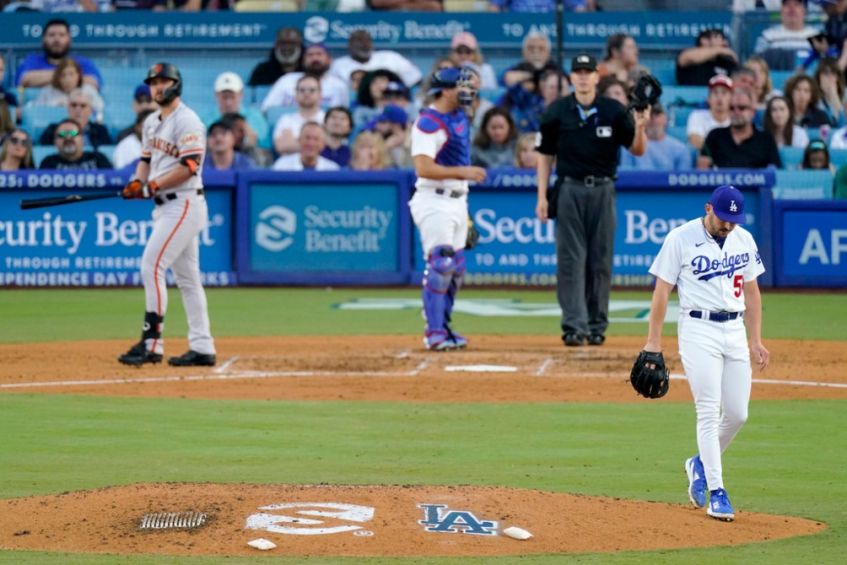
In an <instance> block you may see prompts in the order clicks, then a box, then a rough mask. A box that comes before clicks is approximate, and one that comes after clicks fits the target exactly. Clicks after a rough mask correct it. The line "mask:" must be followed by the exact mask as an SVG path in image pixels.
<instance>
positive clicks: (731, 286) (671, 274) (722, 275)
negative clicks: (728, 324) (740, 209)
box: [650, 218, 765, 312]
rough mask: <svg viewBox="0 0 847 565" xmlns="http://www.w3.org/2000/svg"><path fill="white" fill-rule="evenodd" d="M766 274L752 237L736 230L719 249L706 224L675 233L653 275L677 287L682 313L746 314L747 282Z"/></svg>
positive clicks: (691, 224)
mask: <svg viewBox="0 0 847 565" xmlns="http://www.w3.org/2000/svg"><path fill="white" fill-rule="evenodd" d="M764 272H765V266H764V265H763V264H762V258H761V257H760V256H759V249H758V247H757V246H756V242H755V241H753V236H752V235H750V232H748V231H747V230H745V229H744V228H742V227H741V226H735V229H733V230H732V231H731V232H729V235H728V236H727V238H726V241H724V244H723V248H721V246H720V245H718V242H717V241H715V238H713V237H712V236H711V235H709V232H708V231H706V227H705V226H704V225H703V218H698V219H696V220H691V221H690V222H688V223H686V224H683V225H681V226H679V227H677V228H674V229H673V230H671V232H670V233H669V234H668V236H667V237H666V238H665V242H664V243H663V244H662V248H661V249H660V250H659V254H658V255H657V256H656V259H655V260H654V261H653V265H652V266H651V267H650V274H651V275H653V276H655V277H658V278H660V279H662V280H663V281H665V282H668V283H670V284H676V285H677V292H678V294H679V306H680V309H681V311H682V312H688V311H689V310H708V311H711V312H742V311H744V310H745V305H744V293H743V290H744V287H743V284H744V283H745V282H750V281H752V280H755V279H756V277H758V276H759V275H761V274H762V273H764Z"/></svg>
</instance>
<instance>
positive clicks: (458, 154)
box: [412, 108, 471, 192]
mask: <svg viewBox="0 0 847 565" xmlns="http://www.w3.org/2000/svg"><path fill="white" fill-rule="evenodd" d="M470 130H471V128H470V124H469V123H468V116H467V114H465V112H464V110H462V109H461V108H459V109H457V110H454V111H452V112H450V113H449V114H442V113H441V112H439V111H437V110H436V109H434V108H424V109H423V110H421V112H420V114H419V115H418V119H417V120H415V125H414V127H413V128H412V157H414V156H415V155H426V156H427V157H432V159H433V160H434V161H435V162H436V163H438V164H439V165H444V166H445V167H466V166H468V165H470V164H471V132H470ZM415 188H429V189H435V188H443V189H446V190H458V191H460V192H467V191H468V181H466V180H460V179H443V180H434V179H425V178H420V177H419V178H418V180H417V182H415Z"/></svg>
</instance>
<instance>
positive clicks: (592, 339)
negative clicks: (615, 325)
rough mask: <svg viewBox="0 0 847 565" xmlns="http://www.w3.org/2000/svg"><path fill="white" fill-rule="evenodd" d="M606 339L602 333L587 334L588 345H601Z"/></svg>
mask: <svg viewBox="0 0 847 565" xmlns="http://www.w3.org/2000/svg"><path fill="white" fill-rule="evenodd" d="M604 341H606V336H604V335H603V334H591V335H590V336H588V345H603V342H604Z"/></svg>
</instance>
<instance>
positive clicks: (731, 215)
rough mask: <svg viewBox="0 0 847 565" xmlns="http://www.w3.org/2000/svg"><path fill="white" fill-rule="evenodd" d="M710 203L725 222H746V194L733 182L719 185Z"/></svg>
mask: <svg viewBox="0 0 847 565" xmlns="http://www.w3.org/2000/svg"><path fill="white" fill-rule="evenodd" d="M709 204H711V205H712V210H713V211H714V212H715V215H716V216H717V217H718V218H720V219H721V220H723V221H724V222H730V223H733V224H743V223H744V195H743V194H741V191H740V190H738V189H737V188H735V187H734V186H732V185H731V184H724V185H722V186H719V187H717V188H716V189H715V191H714V192H712V197H711V198H709Z"/></svg>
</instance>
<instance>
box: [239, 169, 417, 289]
mask: <svg viewBox="0 0 847 565" xmlns="http://www.w3.org/2000/svg"><path fill="white" fill-rule="evenodd" d="M408 179H409V176H408V174H406V173H358V174H357V173H350V172H345V173H268V172H257V173H252V174H246V175H244V176H243V178H242V180H241V181H240V184H239V191H240V193H239V209H240V214H239V217H240V218H241V222H243V223H240V224H239V225H243V227H244V228H243V229H239V230H238V233H239V234H242V235H241V238H239V245H240V248H239V269H240V270H241V271H243V276H241V277H240V278H241V280H242V281H243V282H255V283H262V282H276V283H294V284H300V283H302V284H321V282H330V281H340V282H372V283H374V284H379V283H383V284H384V283H391V282H395V283H400V282H405V281H406V279H407V277H408V258H409V246H410V245H409V237H408V232H409V223H408V208H407V207H406V201H407V200H408ZM242 203H243V205H242Z"/></svg>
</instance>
